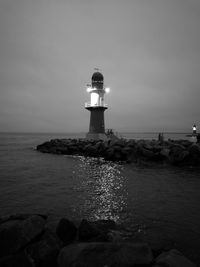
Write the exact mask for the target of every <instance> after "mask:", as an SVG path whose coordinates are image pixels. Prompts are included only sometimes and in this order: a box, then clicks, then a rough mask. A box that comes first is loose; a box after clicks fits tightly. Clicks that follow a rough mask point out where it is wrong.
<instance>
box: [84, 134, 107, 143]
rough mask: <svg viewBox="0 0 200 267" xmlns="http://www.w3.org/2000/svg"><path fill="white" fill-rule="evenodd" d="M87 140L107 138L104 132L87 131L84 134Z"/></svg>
mask: <svg viewBox="0 0 200 267" xmlns="http://www.w3.org/2000/svg"><path fill="white" fill-rule="evenodd" d="M86 139H87V140H104V141H106V140H108V137H107V136H106V134H105V133H87V134H86Z"/></svg>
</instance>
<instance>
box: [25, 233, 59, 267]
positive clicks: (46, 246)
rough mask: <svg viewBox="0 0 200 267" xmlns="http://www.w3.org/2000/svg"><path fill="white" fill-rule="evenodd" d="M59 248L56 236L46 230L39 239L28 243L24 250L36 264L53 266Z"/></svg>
mask: <svg viewBox="0 0 200 267" xmlns="http://www.w3.org/2000/svg"><path fill="white" fill-rule="evenodd" d="M60 248H61V247H60V243H59V240H58V237H57V236H56V235H55V234H53V233H52V232H50V231H48V230H47V231H45V233H44V235H43V236H42V238H41V240H39V241H38V242H35V243H33V244H31V245H29V246H28V248H27V249H26V251H27V253H28V254H29V255H30V257H31V258H32V259H33V261H34V263H35V265H36V266H40V267H47V266H48V267H54V266H56V260H57V256H58V253H59V250H60Z"/></svg>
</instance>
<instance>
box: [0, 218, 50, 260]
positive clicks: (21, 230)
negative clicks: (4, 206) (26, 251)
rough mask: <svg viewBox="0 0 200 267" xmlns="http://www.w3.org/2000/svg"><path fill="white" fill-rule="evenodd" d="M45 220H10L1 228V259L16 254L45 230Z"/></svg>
mask: <svg viewBox="0 0 200 267" xmlns="http://www.w3.org/2000/svg"><path fill="white" fill-rule="evenodd" d="M44 225H45V220H44V219H43V218H42V217H41V216H37V215H34V216H31V217H29V218H28V219H26V220H23V221H21V220H9V221H7V222H5V223H3V224H1V226H0V257H2V256H7V255H9V254H13V253H16V252H17V251H19V250H20V249H21V248H23V247H24V246H25V245H27V244H28V243H29V242H30V241H32V240H33V239H35V238H36V237H37V236H39V235H40V234H41V233H42V232H43V230H44Z"/></svg>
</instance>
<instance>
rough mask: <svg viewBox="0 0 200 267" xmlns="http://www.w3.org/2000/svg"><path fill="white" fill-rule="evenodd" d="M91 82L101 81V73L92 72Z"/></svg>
mask: <svg viewBox="0 0 200 267" xmlns="http://www.w3.org/2000/svg"><path fill="white" fill-rule="evenodd" d="M92 82H101V83H103V74H101V73H100V72H98V71H97V72H94V73H93V75H92Z"/></svg>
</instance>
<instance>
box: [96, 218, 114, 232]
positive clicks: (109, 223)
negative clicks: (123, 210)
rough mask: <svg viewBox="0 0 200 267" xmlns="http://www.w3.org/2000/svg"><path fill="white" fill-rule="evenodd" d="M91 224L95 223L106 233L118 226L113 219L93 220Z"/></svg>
mask: <svg viewBox="0 0 200 267" xmlns="http://www.w3.org/2000/svg"><path fill="white" fill-rule="evenodd" d="M91 224H93V225H94V226H95V227H97V228H98V229H99V230H101V231H103V232H104V233H108V232H109V231H110V230H115V229H116V227H117V226H116V223H115V222H114V221H113V220H98V221H94V222H91Z"/></svg>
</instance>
